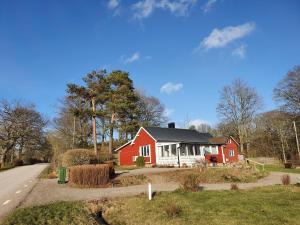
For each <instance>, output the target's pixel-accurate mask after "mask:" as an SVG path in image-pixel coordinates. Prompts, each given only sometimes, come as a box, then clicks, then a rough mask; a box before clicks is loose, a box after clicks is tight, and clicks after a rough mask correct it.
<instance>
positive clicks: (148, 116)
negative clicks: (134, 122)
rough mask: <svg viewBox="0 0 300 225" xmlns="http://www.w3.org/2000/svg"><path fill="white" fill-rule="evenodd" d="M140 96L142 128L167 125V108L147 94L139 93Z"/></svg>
mask: <svg viewBox="0 0 300 225" xmlns="http://www.w3.org/2000/svg"><path fill="white" fill-rule="evenodd" d="M137 95H138V99H139V100H138V102H137V106H138V111H139V113H138V114H139V115H138V117H139V119H138V120H139V123H140V125H141V126H157V127H159V126H161V125H162V124H164V123H166V121H167V117H166V116H165V106H164V105H163V104H162V103H161V102H160V101H159V99H158V98H156V97H153V96H147V95H146V94H145V93H143V92H141V91H139V92H137Z"/></svg>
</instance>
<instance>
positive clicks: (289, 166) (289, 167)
mask: <svg viewBox="0 0 300 225" xmlns="http://www.w3.org/2000/svg"><path fill="white" fill-rule="evenodd" d="M284 168H286V169H291V168H293V163H291V162H286V163H284Z"/></svg>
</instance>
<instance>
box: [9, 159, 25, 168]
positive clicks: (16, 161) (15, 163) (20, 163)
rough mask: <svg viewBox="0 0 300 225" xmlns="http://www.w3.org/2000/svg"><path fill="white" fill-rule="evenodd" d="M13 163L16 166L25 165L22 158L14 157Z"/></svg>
mask: <svg viewBox="0 0 300 225" xmlns="http://www.w3.org/2000/svg"><path fill="white" fill-rule="evenodd" d="M12 165H13V167H16V166H23V165H24V162H23V160H22V159H14V160H13V162H12Z"/></svg>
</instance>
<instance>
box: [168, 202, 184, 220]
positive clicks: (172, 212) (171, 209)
mask: <svg viewBox="0 0 300 225" xmlns="http://www.w3.org/2000/svg"><path fill="white" fill-rule="evenodd" d="M165 212H166V214H167V216H168V217H172V218H174V217H180V215H181V213H182V209H181V207H180V206H179V205H177V204H176V203H174V202H172V203H169V204H168V205H166V207H165Z"/></svg>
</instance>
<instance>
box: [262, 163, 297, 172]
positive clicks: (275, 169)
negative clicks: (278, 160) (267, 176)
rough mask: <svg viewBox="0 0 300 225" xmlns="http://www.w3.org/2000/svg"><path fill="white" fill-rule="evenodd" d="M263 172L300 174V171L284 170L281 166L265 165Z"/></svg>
mask: <svg viewBox="0 0 300 225" xmlns="http://www.w3.org/2000/svg"><path fill="white" fill-rule="evenodd" d="M265 170H266V171H270V172H284V173H300V169H296V168H291V169H287V168H284V166H283V165H265Z"/></svg>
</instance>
